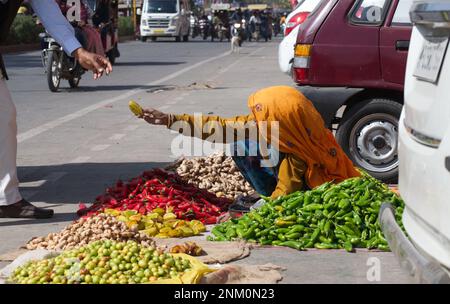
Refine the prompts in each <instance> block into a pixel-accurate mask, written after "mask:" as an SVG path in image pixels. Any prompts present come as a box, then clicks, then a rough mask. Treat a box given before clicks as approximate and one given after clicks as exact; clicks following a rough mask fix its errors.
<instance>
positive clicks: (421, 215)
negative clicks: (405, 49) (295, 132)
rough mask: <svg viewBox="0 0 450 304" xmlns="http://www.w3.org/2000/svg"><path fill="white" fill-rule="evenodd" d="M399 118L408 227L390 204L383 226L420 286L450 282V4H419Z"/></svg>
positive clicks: (383, 215) (439, 0) (438, 0)
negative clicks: (397, 218)
mask: <svg viewBox="0 0 450 304" xmlns="http://www.w3.org/2000/svg"><path fill="white" fill-rule="evenodd" d="M410 14H411V20H412V21H413V23H414V28H413V31H412V37H411V42H410V47H409V53H408V62H407V67H406V77H405V103H404V107H403V111H402V114H401V117H400V120H399V123H398V124H399V147H398V152H399V190H400V194H401V196H402V198H403V199H404V201H405V210H404V212H403V225H404V227H405V229H406V232H407V233H408V238H406V236H405V235H404V234H403V233H402V231H401V230H400V229H399V228H398V226H397V225H396V224H395V221H393V220H392V219H393V216H392V213H391V212H390V211H389V210H392V209H390V208H388V207H389V206H387V205H386V206H385V205H383V207H382V209H381V210H380V223H381V227H382V229H383V232H384V233H385V236H386V239H387V240H388V243H389V246H390V248H391V249H392V251H393V252H394V253H396V255H397V256H398V257H399V259H400V260H401V264H402V265H404V266H405V267H406V268H407V269H408V270H409V272H410V273H411V274H412V275H414V276H415V277H416V278H417V280H418V281H419V282H427V283H444V282H445V283H449V282H450V276H449V274H450V94H449V85H450V48H449V40H450V20H449V18H448V16H449V15H450V1H448V0H434V1H429V0H428V1H417V2H415V3H414V4H413V6H412V8H411V12H410Z"/></svg>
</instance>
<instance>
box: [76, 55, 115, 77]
mask: <svg viewBox="0 0 450 304" xmlns="http://www.w3.org/2000/svg"><path fill="white" fill-rule="evenodd" d="M73 55H74V57H75V59H77V60H78V62H79V63H80V64H81V66H82V67H83V68H85V69H87V70H91V71H92V73H93V74H94V79H98V78H100V77H102V75H103V73H106V75H108V74H109V73H111V72H112V66H111V63H110V62H109V60H108V59H107V58H105V57H104V56H101V55H97V54H94V53H90V52H88V51H86V50H85V49H83V48H78V49H76V50H75V51H74V52H73Z"/></svg>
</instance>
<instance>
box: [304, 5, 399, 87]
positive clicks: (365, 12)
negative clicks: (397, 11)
mask: <svg viewBox="0 0 450 304" xmlns="http://www.w3.org/2000/svg"><path fill="white" fill-rule="evenodd" d="M390 2H391V1H390V0H356V1H355V0H353V1H350V0H340V1H339V2H338V4H336V7H335V8H334V9H333V11H332V12H331V13H330V14H329V16H328V17H327V19H326V20H325V22H324V24H323V25H322V26H321V27H320V29H319V31H318V33H317V35H316V37H315V39H314V44H313V47H312V55H311V66H310V71H311V72H310V80H311V84H313V85H319V86H320V85H323V86H349V87H373V86H376V85H377V84H378V83H379V80H380V79H381V68H380V54H379V51H380V50H379V37H380V28H381V27H382V25H383V24H384V20H385V18H386V15H387V11H388V8H389V4H390Z"/></svg>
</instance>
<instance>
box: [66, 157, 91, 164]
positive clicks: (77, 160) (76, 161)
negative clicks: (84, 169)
mask: <svg viewBox="0 0 450 304" xmlns="http://www.w3.org/2000/svg"><path fill="white" fill-rule="evenodd" d="M90 159H91V157H90V156H78V157H77V158H75V159H73V160H71V161H70V162H69V164H81V163H85V162H87V161H88V160H90Z"/></svg>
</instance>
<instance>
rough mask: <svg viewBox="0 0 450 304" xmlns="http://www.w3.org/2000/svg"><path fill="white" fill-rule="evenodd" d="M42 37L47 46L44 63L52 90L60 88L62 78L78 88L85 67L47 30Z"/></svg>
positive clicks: (43, 51) (43, 52)
mask: <svg viewBox="0 0 450 304" xmlns="http://www.w3.org/2000/svg"><path fill="white" fill-rule="evenodd" d="M40 37H41V39H43V41H44V42H45V43H46V47H45V48H44V49H43V50H42V65H43V66H44V70H45V73H46V76H47V84H48V88H49V89H50V91H52V92H57V91H58V90H59V85H60V83H61V79H66V80H68V81H69V85H70V87H71V88H77V87H78V85H79V83H80V80H81V75H83V74H84V72H85V71H84V69H83V67H82V66H81V65H80V64H79V63H78V61H77V60H75V58H72V57H69V56H68V55H67V54H66V52H64V50H63V48H62V46H61V45H59V43H58V42H56V40H55V39H53V38H52V37H50V35H48V33H47V32H45V33H41V34H40Z"/></svg>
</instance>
